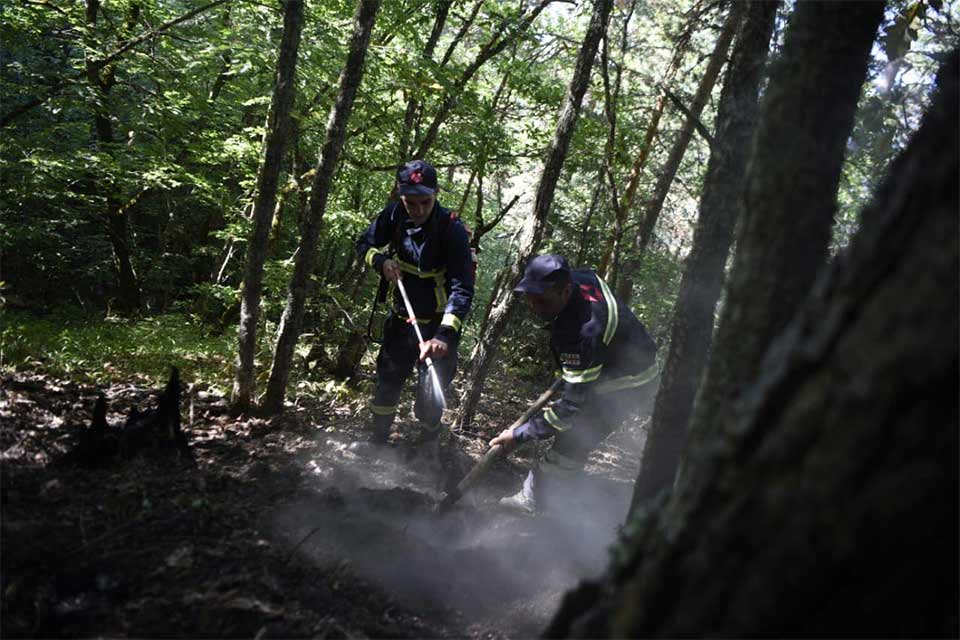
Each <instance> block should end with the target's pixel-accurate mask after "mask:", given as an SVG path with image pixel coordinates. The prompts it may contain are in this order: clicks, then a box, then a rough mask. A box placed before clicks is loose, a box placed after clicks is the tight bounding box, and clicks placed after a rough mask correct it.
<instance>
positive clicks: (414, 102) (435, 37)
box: [397, 0, 453, 165]
mask: <svg viewBox="0 0 960 640" xmlns="http://www.w3.org/2000/svg"><path fill="white" fill-rule="evenodd" d="M452 4H453V0H437V3H436V5H437V9H436V13H435V14H434V19H433V29H431V31H430V36H429V37H428V38H427V42H426V43H425V44H424V45H423V54H422V55H421V57H422V58H423V60H424V61H425V62H426V63H427V64H425V65H424V66H423V72H424V73H426V72H427V70H429V69H430V67H431V64H430V63H432V62H433V52H434V49H436V46H437V42H438V41H439V40H440V35H441V34H442V33H443V26H444V24H446V22H447V14H448V13H450V5H452ZM420 106H421V105H420V100H419V99H417V90H416V89H413V90H411V93H410V95H409V97H408V98H407V109H406V112H405V113H404V116H403V126H402V128H401V129H400V145H399V153H398V155H397V163H398V164H401V165H402V164H403V163H404V162H406V161H407V160H408V159H409V158H407V154H409V153H410V132H411V131H412V130H413V123H414V120H415V118H416V116H417V112H418V111H419V110H420Z"/></svg>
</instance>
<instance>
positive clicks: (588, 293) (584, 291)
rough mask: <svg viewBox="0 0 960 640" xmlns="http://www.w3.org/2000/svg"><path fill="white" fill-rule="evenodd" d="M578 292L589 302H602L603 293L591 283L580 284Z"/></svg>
mask: <svg viewBox="0 0 960 640" xmlns="http://www.w3.org/2000/svg"><path fill="white" fill-rule="evenodd" d="M580 293H581V295H583V297H584V298H586V299H587V300H589V301H590V302H603V293H601V292H600V290H599V289H597V288H596V287H595V286H593V285H590V284H581V285H580Z"/></svg>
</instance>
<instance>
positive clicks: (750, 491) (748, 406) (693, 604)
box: [545, 3, 960, 638]
mask: <svg viewBox="0 0 960 640" xmlns="http://www.w3.org/2000/svg"><path fill="white" fill-rule="evenodd" d="M802 7H803V3H800V4H798V9H797V10H801V9H802ZM821 24H822V25H824V26H826V25H827V24H829V23H821ZM957 61H958V58H957V53H956V51H955V52H953V54H952V55H951V61H950V62H949V63H948V68H947V69H945V70H944V71H942V72H941V74H940V81H939V83H940V85H941V86H940V90H939V91H940V95H938V96H936V97H935V98H934V102H933V106H932V107H931V110H930V111H929V112H928V114H927V116H926V117H925V119H924V124H923V125H922V126H921V129H920V131H919V132H918V134H917V136H915V137H914V139H913V141H912V143H911V144H910V145H909V147H908V149H907V150H906V151H905V153H904V154H903V155H901V156H900V157H899V158H898V159H897V160H896V161H895V162H894V164H893V166H892V170H891V171H890V172H889V173H888V177H887V180H886V182H885V184H884V186H882V187H881V189H880V190H879V192H878V196H877V198H876V199H875V201H874V204H873V205H872V206H871V207H870V208H868V209H867V210H866V211H865V212H864V214H863V216H862V218H863V226H862V228H861V230H860V232H859V233H858V235H857V237H856V238H855V239H854V241H853V244H852V245H851V246H850V248H849V250H848V251H846V252H845V253H843V254H841V255H840V256H839V257H838V258H837V259H836V260H834V262H833V264H832V265H831V267H830V268H829V269H825V270H823V272H822V274H821V276H820V277H819V278H818V279H817V283H816V286H815V287H814V290H813V295H812V296H811V297H810V299H809V300H807V302H806V303H805V304H804V306H803V309H802V310H801V311H800V313H799V314H798V315H797V316H796V317H795V318H794V320H793V321H792V322H791V323H790V325H789V327H788V328H787V330H786V331H785V332H784V333H783V334H782V335H781V336H780V337H779V338H778V339H777V341H776V343H775V344H774V345H773V346H772V348H771V349H770V350H769V351H768V352H767V354H766V358H765V362H764V366H763V367H761V368H759V369H758V371H760V372H761V374H760V377H759V379H758V380H757V381H756V383H755V384H753V385H752V386H751V388H750V391H749V394H747V395H745V397H744V402H743V403H742V404H741V406H740V407H739V409H738V414H737V417H736V420H735V422H734V423H735V428H734V429H731V430H730V431H728V432H727V433H726V434H725V435H724V436H722V437H721V436H720V435H715V436H714V437H713V438H711V440H710V441H709V443H706V442H705V443H704V445H705V446H704V448H703V449H702V450H701V451H702V453H703V455H702V456H701V458H702V462H703V464H701V465H700V466H698V467H697V469H696V472H697V474H698V475H700V476H702V479H701V480H700V481H698V482H695V483H690V482H687V481H686V480H685V478H684V477H683V476H681V477H680V478H679V479H678V483H677V485H676V488H675V491H674V494H673V496H672V497H671V498H670V499H669V501H668V502H667V503H666V505H665V507H664V509H663V510H662V511H659V512H654V511H650V510H640V511H639V512H638V513H637V514H635V515H634V516H633V517H632V518H631V520H630V521H629V522H628V523H627V526H626V528H625V531H624V538H623V544H621V545H620V546H619V547H618V548H617V549H615V552H614V562H613V564H612V565H611V567H610V569H609V571H608V573H607V575H606V576H605V577H604V578H603V579H602V581H601V582H599V583H588V584H586V585H584V586H582V587H581V588H579V589H578V590H577V591H576V592H574V593H572V594H570V595H568V596H567V598H566V599H565V601H564V605H563V606H562V607H561V609H560V611H559V613H558V615H557V616H556V617H555V618H554V621H553V623H552V624H551V626H550V628H549V629H548V630H547V632H546V634H545V635H546V636H547V637H644V638H649V637H690V636H701V637H702V636H710V637H782V636H789V637H829V636H832V637H854V636H856V637H881V636H882V637H889V636H891V635H896V636H901V637H911V636H913V637H932V636H939V637H951V638H955V637H957V635H958V632H960V629H958V605H957V589H958V575H957V564H958V547H957V536H958V533H960V532H958V521H960V517H958V516H960V513H958V504H960V495H958V485H957V455H956V453H957V448H958V446H960V442H958V418H960V416H958V411H957V387H958V383H960V380H958V366H960V345H958V337H957V336H958V333H960V325H958V316H960V308H958V298H960V286H958V275H957V274H958V270H960V256H958V240H957V239H958V235H960V226H958V216H957V211H958V207H960V202H958V197H957V189H956V176H957V173H958V171H960V159H958V157H960V149H958V144H957V140H958V138H960V131H958V126H957V123H958V121H960V113H958V110H957V105H958V102H960V93H958V91H957V79H958V73H960V68H958V65H957ZM840 68H841V67H840V66H835V67H834V68H833V69H832V70H830V72H831V73H833V72H836V71H838V70H839V69H840ZM798 135H799V136H803V135H804V133H803V132H802V131H799V132H798ZM743 329H744V330H747V329H748V327H743Z"/></svg>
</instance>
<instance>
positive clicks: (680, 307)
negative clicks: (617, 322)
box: [631, 0, 780, 509]
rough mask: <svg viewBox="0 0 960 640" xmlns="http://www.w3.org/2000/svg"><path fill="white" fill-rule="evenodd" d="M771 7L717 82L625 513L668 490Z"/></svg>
mask: <svg viewBox="0 0 960 640" xmlns="http://www.w3.org/2000/svg"><path fill="white" fill-rule="evenodd" d="M779 6H780V3H779V2H770V1H769V0H752V1H751V2H750V3H749V5H748V6H747V7H746V17H745V20H744V23H743V27H742V28H741V30H740V33H739V35H738V36H737V42H736V45H735V46H734V49H733V54H732V56H731V59H730V66H729V68H728V69H727V73H726V76H725V79H724V83H723V91H722V92H721V94H720V104H719V106H718V107H717V129H716V136H715V137H714V140H715V144H714V147H713V149H712V150H711V153H710V161H709V163H708V165H707V176H706V180H705V181H704V186H703V195H702V197H701V200H700V216H699V219H698V220H697V226H696V231H695V233H694V236H693V248H692V249H691V250H690V255H689V257H688V258H687V264H686V267H685V269H684V273H683V279H682V280H681V282H680V293H679V295H678V296H677V304H676V307H675V309H674V313H673V328H672V330H671V333H670V352H669V354H668V355H667V359H666V364H665V366H664V370H663V375H662V377H661V380H660V389H659V391H658V392H657V399H656V402H655V404H654V411H653V418H652V420H651V424H650V427H649V429H648V430H647V438H646V441H645V443H644V449H643V458H642V464H641V466H640V476H639V477H638V478H637V484H636V487H635V488H634V494H633V504H632V505H631V509H634V508H636V506H637V504H638V503H640V502H641V501H643V500H646V499H648V498H650V497H652V496H654V495H655V494H656V493H657V492H659V491H660V490H662V489H663V488H665V487H668V486H670V484H671V483H672V482H673V476H674V474H675V473H676V470H677V464H678V461H679V459H680V452H681V450H682V449H683V442H684V440H685V439H686V433H687V422H688V420H689V419H690V411H691V410H692V408H693V401H694V396H695V394H696V392H697V386H698V385H699V384H700V378H701V376H702V374H703V369H704V367H706V362H707V353H708V351H709V349H710V339H711V338H712V336H713V326H714V311H715V309H716V305H717V300H719V298H720V289H721V287H722V285H723V275H724V265H725V264H726V261H727V255H728V254H729V251H730V243H731V242H732V241H733V228H734V224H735V223H736V220H737V213H738V212H739V211H740V206H741V200H740V196H741V193H742V189H743V175H744V172H745V169H746V165H747V155H748V153H749V150H750V138H751V136H752V134H753V131H754V129H755V128H756V121H757V111H758V104H757V101H758V95H759V92H760V81H761V78H762V76H763V69H764V65H765V63H766V60H767V50H768V49H769V47H770V36H771V34H772V33H773V24H774V19H775V18H776V14H777V9H778V8H779Z"/></svg>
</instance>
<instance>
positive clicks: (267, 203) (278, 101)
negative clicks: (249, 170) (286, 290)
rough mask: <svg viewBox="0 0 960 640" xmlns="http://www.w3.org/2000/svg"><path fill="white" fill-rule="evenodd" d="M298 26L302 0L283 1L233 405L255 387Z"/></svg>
mask: <svg viewBox="0 0 960 640" xmlns="http://www.w3.org/2000/svg"><path fill="white" fill-rule="evenodd" d="M302 30H303V2H302V1H301V0H285V2H284V9H283V36H282V37H281V39H280V52H279V55H278V56H277V76H276V77H277V80H276V86H275V87H274V92H273V100H272V102H271V104H270V112H269V115H268V116H267V127H266V132H265V133H264V140H263V157H262V161H261V165H260V172H259V175H258V176H257V195H256V197H255V199H254V204H253V228H252V229H251V231H250V238H249V239H248V241H247V260H246V268H245V271H244V276H243V287H242V292H241V300H240V326H239V329H238V332H237V335H238V338H239V346H238V353H237V373H236V377H235V378H234V381H233V398H232V401H233V409H234V410H235V411H244V410H246V409H247V408H249V406H250V403H251V400H252V398H253V395H254V393H255V391H256V389H255V387H256V384H255V379H254V355H255V354H256V349H257V323H258V321H259V318H260V295H261V293H262V290H263V263H264V261H265V260H266V257H267V240H268V238H269V235H270V223H271V220H272V219H273V213H274V211H273V210H274V206H275V204H276V199H277V183H278V181H279V178H280V168H281V165H282V162H283V154H284V152H285V148H286V143H287V139H288V138H289V133H290V112H291V110H292V109H293V102H294V99H295V97H296V70H297V54H298V51H299V49H300V34H301V32H302Z"/></svg>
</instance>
